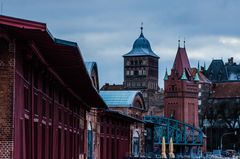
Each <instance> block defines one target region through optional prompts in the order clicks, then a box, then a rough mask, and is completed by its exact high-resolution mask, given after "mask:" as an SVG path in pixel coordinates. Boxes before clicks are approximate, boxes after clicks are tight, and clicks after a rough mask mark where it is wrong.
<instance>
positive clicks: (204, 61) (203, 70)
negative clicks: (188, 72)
mask: <svg viewBox="0 0 240 159" xmlns="http://www.w3.org/2000/svg"><path fill="white" fill-rule="evenodd" d="M203 69H204V70H203V71H206V63H205V61H204V67H203Z"/></svg>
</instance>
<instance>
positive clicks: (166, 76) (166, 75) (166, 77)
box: [163, 68, 168, 81]
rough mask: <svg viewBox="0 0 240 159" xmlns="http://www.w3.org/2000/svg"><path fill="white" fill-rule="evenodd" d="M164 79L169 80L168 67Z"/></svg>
mask: <svg viewBox="0 0 240 159" xmlns="http://www.w3.org/2000/svg"><path fill="white" fill-rule="evenodd" d="M163 80H164V81H166V80H168V73H167V68H166V72H165V76H164V78H163Z"/></svg>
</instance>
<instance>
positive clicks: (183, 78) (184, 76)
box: [181, 71, 187, 80]
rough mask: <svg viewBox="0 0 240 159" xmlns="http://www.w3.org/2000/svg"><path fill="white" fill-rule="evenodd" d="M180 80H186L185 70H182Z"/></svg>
mask: <svg viewBox="0 0 240 159" xmlns="http://www.w3.org/2000/svg"><path fill="white" fill-rule="evenodd" d="M181 80H187V76H186V73H185V71H183V74H182V76H181Z"/></svg>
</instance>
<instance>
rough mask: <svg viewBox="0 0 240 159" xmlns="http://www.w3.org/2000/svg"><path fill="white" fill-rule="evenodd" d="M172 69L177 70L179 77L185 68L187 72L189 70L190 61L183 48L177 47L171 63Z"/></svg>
mask: <svg viewBox="0 0 240 159" xmlns="http://www.w3.org/2000/svg"><path fill="white" fill-rule="evenodd" d="M173 69H174V70H176V71H177V73H178V77H181V76H182V74H183V72H185V70H186V72H187V73H189V72H190V71H189V70H190V63H189V60H188V56H187V52H186V49H185V48H180V47H178V50H177V54H176V57H175V60H174V63H173ZM188 76H189V75H188Z"/></svg>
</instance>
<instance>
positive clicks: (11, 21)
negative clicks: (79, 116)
mask: <svg viewBox="0 0 240 159" xmlns="http://www.w3.org/2000/svg"><path fill="white" fill-rule="evenodd" d="M1 25H2V26H5V28H4V29H6V30H9V31H13V33H15V34H16V36H19V37H20V38H21V37H23V35H24V39H25V40H31V41H32V40H35V43H34V45H35V44H36V46H37V47H39V48H40V51H39V52H41V53H43V54H45V58H46V59H47V60H45V59H43V60H44V63H45V64H46V65H47V66H48V68H49V69H50V70H54V73H55V72H56V74H55V75H56V76H57V79H59V78H60V79H59V80H60V81H64V83H63V84H64V85H65V86H66V88H67V89H68V90H70V91H71V92H73V94H76V95H78V96H79V97H80V98H81V99H84V102H86V104H87V105H88V106H90V107H100V108H101V107H102V108H107V105H106V103H105V102H104V101H103V99H102V98H101V97H100V95H99V94H98V91H97V90H96V89H95V88H94V86H93V85H92V82H91V79H90V77H89V75H88V72H87V69H86V67H85V64H84V61H83V57H82V55H81V51H80V49H79V47H78V45H77V43H76V42H71V41H67V40H62V39H58V38H54V37H53V36H52V34H51V33H50V32H49V30H48V29H47V26H46V24H45V23H41V22H35V21H30V20H25V19H19V18H14V17H9V16H3V15H0V26H1ZM27 34H28V35H27ZM56 53H57V55H58V58H57V59H56V58H53V56H56ZM63 53H65V54H64V55H63ZM51 56H52V58H51V59H49V57H51ZM43 57H44V56H43ZM66 58H67V59H66ZM58 60H69V63H68V62H66V63H65V65H66V67H69V68H61V66H59V65H57V64H56V63H54V62H58ZM73 60H74V62H76V61H77V62H76V66H75V67H74V68H71V63H70V62H71V61H73ZM49 61H51V62H50V63H51V65H49V63H47V62H49ZM42 62H43V61H42ZM64 69H65V70H64ZM68 69H71V71H67V70H68ZM73 74H74V75H76V76H75V77H76V78H75V79H71V80H70V79H69V77H68V75H71V76H73ZM80 76H81V77H80ZM65 82H66V83H65ZM61 83H62V82H61ZM86 92H87V93H86ZM88 93H91V98H94V99H95V100H92V99H89V98H90V97H88V95H87V94H88Z"/></svg>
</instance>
